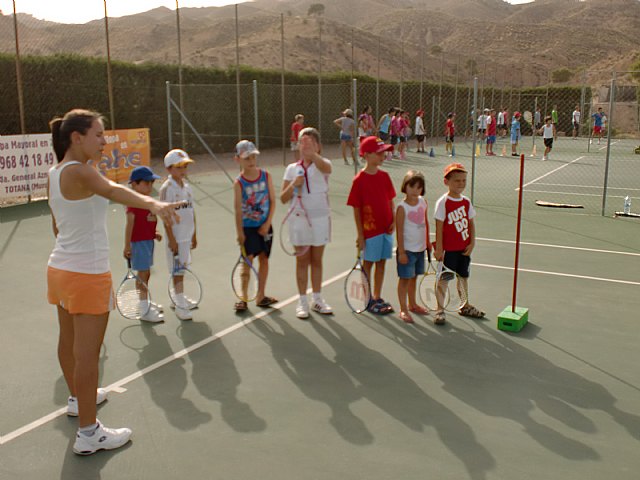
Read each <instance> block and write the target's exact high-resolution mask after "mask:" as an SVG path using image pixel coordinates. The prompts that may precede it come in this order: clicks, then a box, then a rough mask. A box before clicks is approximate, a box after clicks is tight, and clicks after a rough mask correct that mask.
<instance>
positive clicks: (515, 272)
mask: <svg viewBox="0 0 640 480" xmlns="http://www.w3.org/2000/svg"><path fill="white" fill-rule="evenodd" d="M523 182H524V153H523V154H522V155H520V188H519V189H518V219H517V220H516V260H515V265H514V267H513V298H512V300H511V311H512V312H513V313H515V311H516V293H517V291H518V261H519V260H520V223H521V221H522V193H523V187H522V185H523Z"/></svg>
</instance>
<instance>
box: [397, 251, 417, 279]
mask: <svg viewBox="0 0 640 480" xmlns="http://www.w3.org/2000/svg"><path fill="white" fill-rule="evenodd" d="M407 257H408V259H409V261H408V262H407V263H405V264H402V263H400V261H399V260H398V256H397V255H396V263H397V264H398V276H399V277H400V278H414V277H417V276H418V275H422V274H424V251H422V252H407Z"/></svg>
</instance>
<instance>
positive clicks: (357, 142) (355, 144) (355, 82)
mask: <svg viewBox="0 0 640 480" xmlns="http://www.w3.org/2000/svg"><path fill="white" fill-rule="evenodd" d="M351 83H352V85H353V86H352V93H351V96H352V98H353V105H352V106H351V108H352V110H353V114H354V115H355V117H356V126H355V129H354V133H355V135H354V136H353V137H354V138H353V148H354V149H355V152H356V153H355V154H356V155H359V154H358V149H359V148H360V137H359V136H358V121H359V120H358V79H357V78H354V79H353V80H352V81H351ZM353 173H354V175H357V174H358V160H356V161H355V162H353Z"/></svg>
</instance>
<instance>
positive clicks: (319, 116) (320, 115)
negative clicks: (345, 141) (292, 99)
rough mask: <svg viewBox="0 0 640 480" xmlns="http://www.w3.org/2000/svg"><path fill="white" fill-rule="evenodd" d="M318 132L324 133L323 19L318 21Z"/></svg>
mask: <svg viewBox="0 0 640 480" xmlns="http://www.w3.org/2000/svg"><path fill="white" fill-rule="evenodd" d="M318 47H319V48H318V51H319V52H320V54H319V59H318V132H320V133H322V19H320V18H319V19H318Z"/></svg>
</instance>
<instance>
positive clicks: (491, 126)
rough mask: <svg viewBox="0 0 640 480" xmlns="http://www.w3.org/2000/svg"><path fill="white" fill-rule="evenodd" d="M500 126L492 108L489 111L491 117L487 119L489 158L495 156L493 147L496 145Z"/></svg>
mask: <svg viewBox="0 0 640 480" xmlns="http://www.w3.org/2000/svg"><path fill="white" fill-rule="evenodd" d="M497 127H498V124H497V123H496V111H495V110H494V109H493V108H492V109H491V110H490V111H489V117H488V118H487V146H486V153H487V155H488V156H490V157H491V156H494V155H495V153H493V145H494V144H495V143H496V133H497V130H498V128H497Z"/></svg>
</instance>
